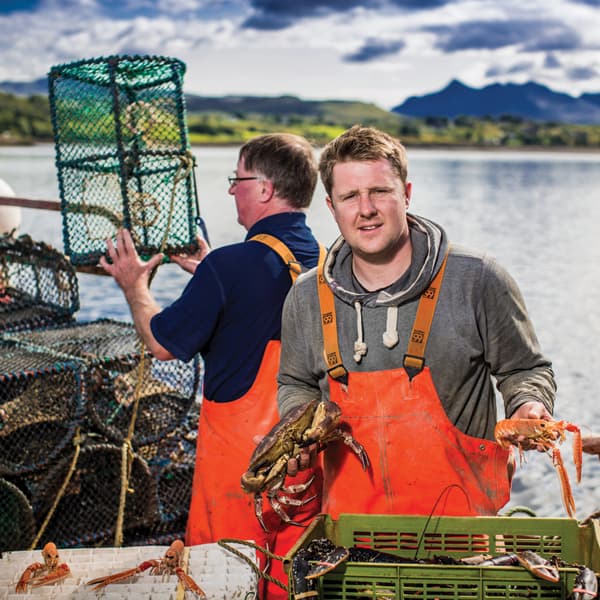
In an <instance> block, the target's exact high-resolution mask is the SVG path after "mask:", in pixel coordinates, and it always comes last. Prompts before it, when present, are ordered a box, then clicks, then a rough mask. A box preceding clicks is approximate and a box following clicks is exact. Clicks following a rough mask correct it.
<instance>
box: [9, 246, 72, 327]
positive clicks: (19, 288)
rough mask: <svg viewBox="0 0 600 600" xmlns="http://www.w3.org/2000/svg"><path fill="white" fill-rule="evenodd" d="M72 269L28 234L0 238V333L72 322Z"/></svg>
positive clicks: (54, 251)
mask: <svg viewBox="0 0 600 600" xmlns="http://www.w3.org/2000/svg"><path fill="white" fill-rule="evenodd" d="M78 309H79V288H78V285H77V276H76V274H75V270H74V269H73V267H72V265H71V264H70V263H69V261H68V260H67V259H66V258H65V256H64V255H63V254H61V253H60V252H58V251H57V250H54V249H53V248H51V247H50V246H48V245H46V244H44V243H43V242H35V241H33V240H32V239H31V237H29V236H28V235H21V236H19V237H14V236H12V235H3V236H0V332H3V331H18V330H21V329H30V328H32V327H42V326H45V325H51V324H53V323H62V322H66V321H70V320H72V315H73V313H75V312H76V311H77V310H78Z"/></svg>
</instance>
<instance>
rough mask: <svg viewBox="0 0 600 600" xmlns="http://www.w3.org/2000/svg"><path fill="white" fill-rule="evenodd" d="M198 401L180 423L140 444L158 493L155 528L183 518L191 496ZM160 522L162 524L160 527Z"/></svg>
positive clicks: (141, 452)
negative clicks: (157, 440)
mask: <svg viewBox="0 0 600 600" xmlns="http://www.w3.org/2000/svg"><path fill="white" fill-rule="evenodd" d="M199 413H200V405H199V403H194V404H193V405H192V407H191V409H190V411H189V413H188V415H187V416H186V418H185V419H184V421H183V422H182V424H181V425H180V426H179V427H178V428H177V429H175V430H174V431H172V432H171V433H169V435H167V436H166V437H165V438H163V439H162V440H160V441H159V442H157V443H155V444H150V445H147V446H143V447H140V448H139V450H138V452H139V454H140V456H143V457H144V459H145V460H146V461H147V463H148V466H149V468H150V471H151V473H152V475H153V477H154V478H155V480H156V485H157V494H158V509H159V522H158V523H156V524H155V526H156V527H157V528H158V529H165V527H167V528H168V524H169V523H173V524H175V526H176V523H177V522H178V521H179V520H180V519H181V518H182V517H183V519H184V520H185V518H186V517H187V513H188V509H189V506H190V501H191V497H192V479H193V476H194V463H195V460H196V442H197V438H198V417H199ZM163 525H164V526H165V527H163Z"/></svg>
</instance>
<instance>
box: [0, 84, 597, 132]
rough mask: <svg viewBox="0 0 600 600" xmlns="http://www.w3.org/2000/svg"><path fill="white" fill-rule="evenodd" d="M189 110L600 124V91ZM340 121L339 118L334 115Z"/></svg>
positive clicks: (291, 99)
mask: <svg viewBox="0 0 600 600" xmlns="http://www.w3.org/2000/svg"><path fill="white" fill-rule="evenodd" d="M0 92H4V93H8V94H13V95H15V96H29V95H44V96H45V95H47V93H48V84H47V79H46V78H45V77H44V78H39V79H36V80H33V81H29V82H26V81H21V82H14V81H0ZM185 99H186V108H187V111H188V113H200V114H202V113H209V112H218V113H227V114H231V115H233V116H236V115H240V114H259V115H265V116H272V117H280V118H286V117H289V116H292V115H298V116H301V117H315V118H321V119H325V120H327V119H329V118H331V117H332V115H336V116H337V117H339V116H341V117H342V120H343V121H344V122H346V121H348V122H350V121H354V122H362V123H363V124H369V122H375V121H376V120H377V119H381V118H385V115H388V116H389V117H390V118H391V117H392V116H396V117H397V116H401V117H405V118H426V117H436V118H439V117H443V118H447V119H455V118H456V117H459V116H470V117H479V118H481V117H493V118H498V117H504V116H513V117H519V118H523V119H528V120H532V121H538V122H562V123H571V124H587V125H594V124H600V93H589V92H586V93H583V94H581V95H580V96H579V97H575V96H571V95H569V94H567V93H565V92H557V91H555V90H552V89H551V88H549V87H546V86H544V85H542V84H539V83H536V82H534V81H528V82H526V83H523V84H516V83H492V84H490V85H487V86H485V87H482V88H473V87H470V86H468V85H466V84H464V83H462V82H461V81H460V80H458V79H452V80H451V81H450V82H449V83H448V84H447V85H446V86H445V87H444V88H442V89H441V90H438V91H436V92H432V93H428V94H423V95H420V96H410V97H409V98H407V99H406V100H404V101H403V102H402V103H400V104H398V105H396V106H394V107H393V108H392V109H391V110H389V111H388V110H386V109H384V108H381V107H379V106H377V105H376V104H373V103H369V102H362V101H351V100H335V99H331V100H308V99H306V100H305V99H302V98H300V97H297V96H293V95H281V96H255V95H242V94H238V95H235V94H231V95H224V96H201V95H199V94H190V93H185ZM336 120H337V119H336Z"/></svg>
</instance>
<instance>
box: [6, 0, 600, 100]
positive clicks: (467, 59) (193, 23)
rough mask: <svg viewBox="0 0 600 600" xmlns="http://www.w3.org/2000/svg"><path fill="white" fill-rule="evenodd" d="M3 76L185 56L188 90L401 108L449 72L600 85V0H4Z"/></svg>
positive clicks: (473, 79)
mask: <svg viewBox="0 0 600 600" xmlns="http://www.w3.org/2000/svg"><path fill="white" fill-rule="evenodd" d="M0 34H1V35H0V81H29V80H32V79H37V78H39V77H44V76H45V75H46V74H47V72H48V70H49V69H50V67H52V66H53V65H57V64H63V63H68V62H71V61H73V60H80V59H84V58H92V57H97V56H109V55H112V54H152V55H164V56H173V57H176V58H179V59H180V60H182V61H184V62H185V63H186V65H187V70H186V75H185V83H184V86H185V91H186V92H189V93H197V94H201V95H206V96H212V95H224V94H248V95H268V96H272V95H280V94H291V95H295V96H299V97H301V98H305V99H353V100H362V101H366V102H374V103H375V104H377V105H379V106H381V107H383V108H391V107H392V106H395V105H397V104H399V103H401V102H402V101H403V100H405V99H406V98H407V97H409V96H412V95H421V94H426V93H430V92H433V91H437V90H439V89H441V88H442V87H444V86H445V85H446V84H447V83H448V82H449V81H450V80H452V79H459V80H461V81H462V82H464V83H466V84H468V85H471V86H474V87H482V86H484V85H487V84H489V83H494V82H509V81H510V82H514V83H523V82H525V81H528V80H534V81H537V82H539V83H542V84H544V85H547V86H549V87H551V88H552V89H554V90H557V91H562V92H566V93H569V94H571V95H574V96H577V95H579V94H581V93H583V92H594V93H598V92H600V0H105V1H100V0H0Z"/></svg>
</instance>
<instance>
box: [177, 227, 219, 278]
mask: <svg viewBox="0 0 600 600" xmlns="http://www.w3.org/2000/svg"><path fill="white" fill-rule="evenodd" d="M196 240H197V242H198V250H196V252H194V253H193V254H173V255H172V256H170V257H169V258H170V259H171V261H172V262H174V263H175V264H177V265H179V266H180V267H181V268H182V269H183V270H184V271H187V272H188V273H192V274H193V273H194V271H195V270H196V267H197V266H198V265H199V264H200V263H201V262H202V261H203V260H204V259H205V258H206V255H207V254H208V253H209V252H210V246H209V245H208V243H207V241H206V240H205V239H204V238H203V237H202V236H201V235H197V236H196Z"/></svg>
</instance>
